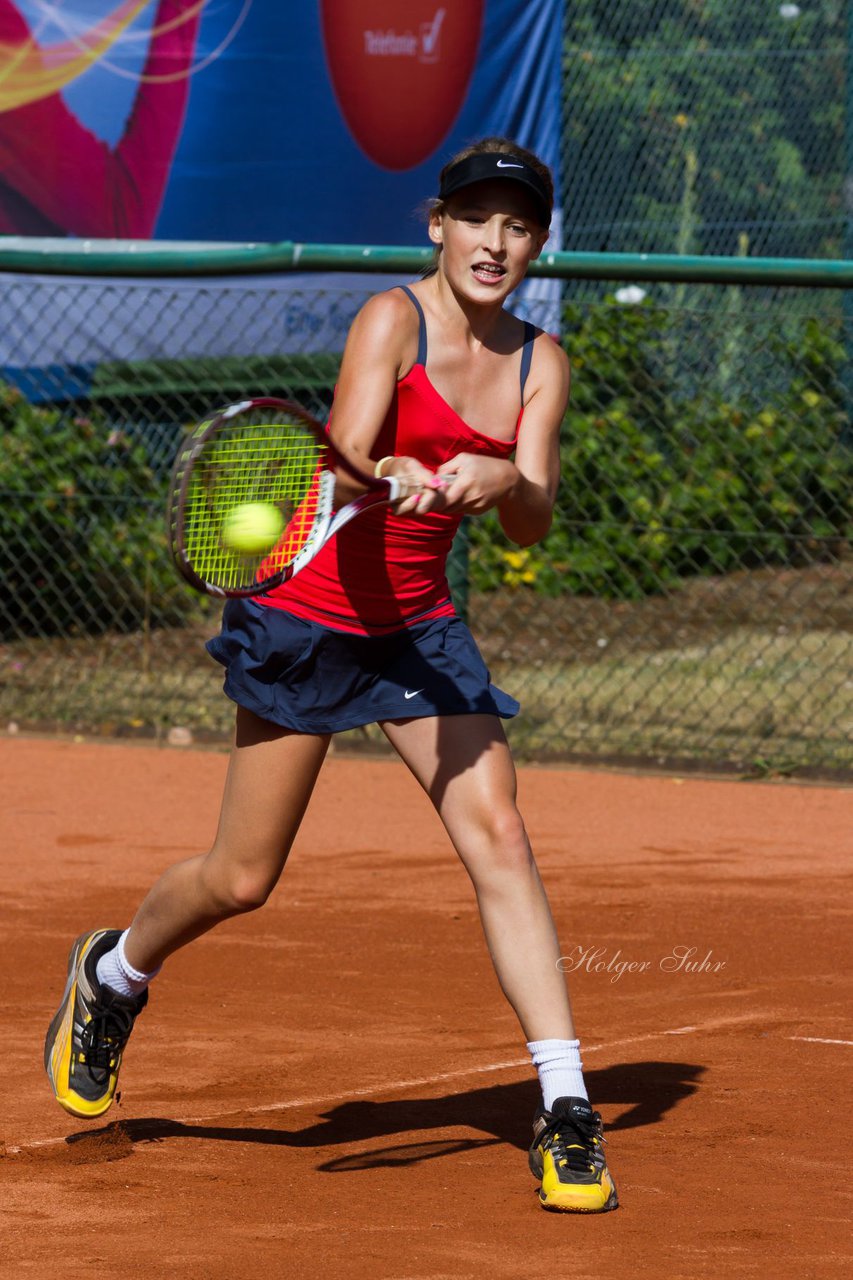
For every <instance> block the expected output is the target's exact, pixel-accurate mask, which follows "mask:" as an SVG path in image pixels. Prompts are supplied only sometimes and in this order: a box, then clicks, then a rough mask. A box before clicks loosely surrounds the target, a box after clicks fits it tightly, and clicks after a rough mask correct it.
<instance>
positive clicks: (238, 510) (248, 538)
mask: <svg viewBox="0 0 853 1280" xmlns="http://www.w3.org/2000/svg"><path fill="white" fill-rule="evenodd" d="M283 529H284V516H283V515H282V514H281V512H280V511H279V509H278V507H276V506H275V505H274V504H273V503H272V502H241V503H240V505H239V506H237V507H234V508H232V510H231V511H229V512H228V515H227V516H226V517H225V519H224V520H223V522H222V541H223V542H224V543H225V545H226V546H227V547H230V549H231V550H232V551H237V552H239V554H240V555H244V556H251V555H258V554H259V553H260V552H262V551H269V550H270V548H271V547H274V546H275V544H276V542H278V540H279V538H280V537H281V534H282V530H283Z"/></svg>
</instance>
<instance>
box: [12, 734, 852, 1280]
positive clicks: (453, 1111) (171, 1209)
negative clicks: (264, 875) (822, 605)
mask: <svg viewBox="0 0 853 1280" xmlns="http://www.w3.org/2000/svg"><path fill="white" fill-rule="evenodd" d="M225 767H226V758H225V756H224V755H222V754H216V753H204V752H196V751H188V752H182V751H178V750H169V749H160V750H158V749H156V748H149V747H134V746H121V745H112V744H101V743H73V742H59V741H38V740H32V739H30V740H26V739H6V740H3V741H2V742H0V769H2V776H3V782H4V790H5V804H4V809H5V816H4V822H3V845H4V857H3V859H2V867H0V893H2V897H0V903H2V924H3V928H2V938H1V939H0V946H2V975H3V1002H2V1003H3V1046H4V1067H5V1071H4V1079H5V1087H4V1097H5V1103H4V1107H3V1112H4V1114H3V1122H2V1131H0V1136H2V1138H3V1139H4V1140H5V1158H3V1159H2V1160H0V1184H2V1187H0V1190H2V1197H0V1203H2V1217H0V1221H2V1225H3V1236H2V1238H3V1241H4V1245H3V1251H2V1262H0V1268H2V1270H3V1273H4V1274H9V1275H16V1276H19V1275H26V1276H45V1277H46V1276H55V1275H61V1276H71V1275H78V1276H98V1277H101V1278H104V1277H113V1276H115V1277H119V1276H121V1277H128V1276H158V1277H159V1276H172V1275H179V1276H181V1277H187V1278H188V1280H192V1278H195V1277H217V1278H218V1277H228V1278H229V1280H232V1278H233V1280H243V1277H249V1276H256V1275H262V1276H265V1277H279V1276H284V1277H288V1276H294V1277H296V1276H299V1277H306V1278H308V1280H313V1278H314V1277H316V1278H317V1280H320V1278H321V1277H322V1280H327V1277H343V1278H348V1277H352V1278H353V1280H361V1278H362V1277H365V1278H366V1277H377V1278H383V1280H384V1278H386V1277H387V1278H393V1280H443V1278H447V1280H450V1278H451V1277H452V1280H469V1278H470V1280H473V1278H474V1277H477V1280H479V1278H480V1277H483V1276H485V1277H489V1278H490V1280H491V1278H495V1280H502V1278H503V1277H506V1278H507V1280H509V1278H512V1280H516V1278H520V1277H522V1276H528V1275H531V1274H532V1275H537V1276H544V1275H553V1276H564V1275H565V1276H570V1277H572V1278H573V1280H585V1278H586V1277H589V1280H602V1277H611V1276H612V1277H619V1278H622V1277H627V1276H630V1277H632V1278H636V1280H646V1278H649V1280H651V1278H652V1277H654V1278H655V1280H658V1278H659V1277H666V1278H667V1280H669V1278H670V1277H691V1278H692V1277H705V1276H708V1277H710V1276H714V1277H720V1276H723V1277H733V1276H735V1277H740V1276H761V1277H766V1276H769V1275H772V1276H774V1277H776V1276H783V1277H787V1276H792V1277H793V1276H796V1277H800V1278H801V1277H815V1276H817V1277H823V1276H827V1277H839V1278H840V1277H841V1276H843V1275H845V1274H846V1275H849V1274H851V1267H853V1258H851V1251H850V1247H849V1241H848V1236H847V1225H846V1224H847V1222H848V1221H849V1198H848V1192H847V1179H846V1177H845V1176H844V1173H843V1169H844V1165H845V1160H846V1157H847V1155H848V1153H849V1150H850V1146H849V1143H850V1115H851V1107H850V1098H849V1090H847V1088H846V1083H847V1082H848V1081H849V1078H850V1074H849V1065H850V1060H851V1052H853V1026H851V1022H850V1019H849V1009H850V1001H849V985H848V975H849V970H850V958H851V950H853V946H852V945H851V930H850V919H849V916H850V912H849V905H850V901H849V895H848V893H847V892H846V890H847V888H848V886H849V884H850V875H851V869H850V863H849V860H848V858H847V857H846V854H847V852H848V851H849V849H850V844H851V829H852V828H853V822H851V813H853V793H851V792H850V791H846V790H842V789H838V788H830V787H814V786H808V787H804V786H791V785H784V784H747V783H740V782H732V781H710V780H699V779H687V780H677V779H672V778H660V777H653V778H645V777H635V776H629V775H618V774H607V773H585V772H581V771H575V770H556V769H535V768H531V769H524V770H522V771H521V777H520V790H521V801H522V806H523V809H524V811H525V814H526V816H527V819H528V825H529V828H530V830H531V834H532V837H533V841H534V846H535V848H536V851H537V857H538V861H539V864H540V867H541V869H542V872H543V876H544V878H545V881H546V884H547V886H548V889H549V893H550V896H551V899H552V905H553V908H554V912H555V915H556V918H557V923H558V927H559V930H560V936H561V940H562V949H563V952H564V954H566V955H567V956H569V957H572V958H573V960H575V961H577V959H578V958H579V957H580V956H581V955H584V954H585V960H584V961H583V963H582V964H581V965H580V967H579V969H578V971H577V972H575V973H574V974H573V975H572V976H571V978H570V983H571V989H572V994H573V1001H574V1006H575V1015H576V1019H577V1022H578V1026H579V1034H580V1036H581V1040H582V1046H583V1051H584V1060H585V1069H586V1074H587V1081H588V1085H589V1089H590V1095H591V1097H592V1099H593V1102H594V1104H595V1105H596V1106H597V1107H598V1108H599V1109H600V1110H601V1112H602V1114H603V1116H604V1120H605V1124H606V1133H607V1135H608V1138H609V1147H608V1152H609V1159H610V1164H611V1168H612V1170H613V1173H614V1176H615V1178H616V1181H617V1185H618V1187H619V1192H620V1196H621V1199H622V1207H621V1208H620V1209H619V1210H618V1211H617V1212H615V1213H611V1214H608V1215H604V1216H601V1217H589V1218H582V1217H576V1216H570V1215H565V1216H563V1215H550V1214H546V1213H544V1212H542V1211H541V1210H540V1209H539V1208H538V1205H537V1201H536V1195H535V1185H536V1184H535V1182H534V1180H533V1178H532V1177H531V1176H530V1174H529V1173H528V1171H527V1167H526V1151H525V1148H526V1144H527V1142H528V1140H529V1132H530V1120H531V1116H532V1112H533V1109H534V1106H535V1103H536V1097H537V1090H536V1085H535V1077H534V1075H533V1072H532V1069H531V1068H530V1067H529V1065H525V1063H526V1052H525V1049H524V1045H523V1043H522V1037H521V1035H520V1032H519V1030H518V1028H517V1025H516V1023H515V1019H514V1017H513V1015H512V1013H511V1011H510V1010H509V1008H508V1007H507V1006H506V1005H505V1003H504V1001H503V998H502V996H501V995H500V992H499V990H498V987H497V983H496V980H495V978H494V976H493V973H492V970H491V966H490V963H489V960H488V957H487V954H486V950H485V946H484V944H483V941H482V938H481V934H480V929H479V923H478V919H477V913H476V909H475V905H474V901H473V897H472V893H471V890H470V888H469V884H468V881H467V878H466V877H465V874H464V872H463V871H462V869H461V867H460V866H459V865H458V863H457V861H456V859H455V855H454V854H453V852H452V851H451V849H450V848H449V846H448V844H447V842H446V839H445V837H444V834H443V832H442V830H441V828H440V826H439V824H438V821H437V819H436V818H435V817H434V816H433V814H432V810H431V808H430V807H429V804H428V802H427V801H426V799H425V798H424V797H423V796H422V795H421V793H420V791H419V790H418V788H417V787H416V785H415V783H414V782H412V781H411V779H410V778H409V776H408V774H407V773H406V772H405V770H404V769H403V767H402V766H401V765H399V764H397V763H396V762H392V761H386V760H375V759H374V760H358V759H344V758H336V757H334V756H333V757H331V758H330V760H329V761H328V764H327V766H326V769H325V771H324V773H323V776H322V778H321V781H320V784H319V788H318V791H317V794H316V795H315V798H314V802H313V804H312V807H311V808H310V810H309V813H308V817H307V819H306V821H305V824H304V827H303V830H302V833H301V836H300V840H299V843H298V845H297V848H296V849H295V851H294V853H293V855H292V858H291V862H290V865H289V867H288V868H287V870H286V871H285V874H284V877H283V880H282V882H281V884H280V885H279V888H278V890H277V892H276V894H275V895H274V897H273V899H272V901H271V902H270V903H269V904H268V905H267V907H265V908H264V909H263V910H262V911H261V912H259V913H256V914H254V915H252V916H247V917H243V918H242V919H240V920H236V921H233V922H229V923H227V924H225V925H223V926H221V927H220V928H219V929H218V930H216V931H214V932H213V933H212V934H209V935H208V936H207V937H206V938H204V939H202V940H201V941H199V942H197V943H195V944H194V945H192V946H191V947H189V948H188V949H187V950H185V951H184V952H182V953H180V954H179V955H178V956H175V957H173V959H172V960H171V961H170V962H169V964H168V966H167V968H166V969H165V970H164V972H163V974H162V975H161V977H160V978H158V979H157V981H156V984H155V986H154V987H153V988H152V998H151V1002H150V1004H149V1007H148V1009H147V1010H146V1012H145V1013H144V1014H143V1016H142V1018H141V1019H140V1022H139V1024H138V1026H137V1029H136V1032H135V1033H134V1038H133V1040H132V1042H131V1044H130V1047H129V1049H128V1052H127V1055H126V1060H125V1066H124V1070H123V1076H122V1088H123V1093H124V1097H123V1099H122V1102H121V1105H120V1106H118V1107H116V1108H114V1110H113V1111H112V1112H111V1113H110V1114H109V1116H108V1117H107V1119H108V1121H109V1123H105V1122H95V1123H94V1124H91V1125H88V1124H87V1123H86V1122H83V1121H79V1122H77V1121H74V1120H73V1119H72V1118H71V1117H69V1116H66V1115H65V1113H64V1112H63V1111H61V1110H60V1108H59V1107H58V1106H57V1105H56V1103H55V1102H54V1101H53V1099H52V1096H51V1094H50V1092H49V1088H48V1085H47V1081H46V1079H45V1077H44V1074H43V1071H42V1066H41V1055H42V1042H43V1036H44V1031H45V1028H46V1026H47V1023H48V1021H49V1020H50V1018H51V1016H52V1014H53V1012H54V1009H55V1006H56V1004H57V1001H58V998H59V995H60V993H61V989H62V986H63V982H64V973H65V963H66V957H67V951H68V948H69V945H70V943H71V941H72V940H73V938H74V937H75V936H76V934H77V933H78V932H81V931H82V930H83V929H85V928H89V927H94V926H97V925H102V924H115V925H123V924H124V923H126V922H127V921H128V920H129V918H130V916H131V914H132V912H133V909H134V907H135V905H136V903H137V901H138V899H139V898H140V896H141V895H142V894H143V893H144V891H145V890H146V889H147V887H148V885H149V884H150V882H151V881H152V879H153V878H154V877H155V876H156V875H157V874H158V872H159V871H160V870H161V869H163V868H165V867H166V866H167V865H169V864H170V863H171V862H173V861H175V860H177V859H179V858H181V857H185V856H188V855H189V854H191V853H194V852H198V851H200V850H202V849H204V848H205V847H206V845H207V844H208V842H209V841H210V839H211V838H212V835H213V831H214V826H215V823H216V818H217V810H218V801H219V792H220V788H221V784H222V780H223V777H224V773H225ZM691 947H692V948H695V952H694V953H693V955H692V960H693V963H694V964H695V965H697V966H698V968H697V969H695V970H694V971H692V972H688V971H686V969H685V968H684V967H681V968H676V967H675V966H676V965H677V960H673V961H672V962H671V964H670V969H671V971H667V964H666V961H667V957H670V956H673V955H676V954H677V951H676V949H678V948H691ZM596 952H597V953H598V955H597V956H595V954H594V953H596ZM620 962H628V963H633V964H634V965H635V966H644V967H643V968H639V967H635V969H634V971H633V972H630V971H626V972H623V973H622V975H621V977H617V976H616V974H617V968H616V966H618V965H619V964H620ZM596 964H598V965H599V966H601V965H604V966H606V965H608V964H609V965H610V970H609V972H608V971H607V969H606V967H604V968H599V969H598V970H597V969H596V967H595V966H596Z"/></svg>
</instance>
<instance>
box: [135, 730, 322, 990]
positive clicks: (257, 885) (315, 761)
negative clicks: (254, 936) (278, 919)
mask: <svg viewBox="0 0 853 1280" xmlns="http://www.w3.org/2000/svg"><path fill="white" fill-rule="evenodd" d="M328 746H329V737H328V736H317V737H315V736H313V735H309V734H300V733H292V732H290V731H289V730H286V729H281V728H279V727H278V726H277V725H273V724H270V723H268V722H267V721H265V720H260V719H259V718H258V717H257V716H255V715H253V714H252V713H251V712H250V711H245V710H244V709H243V708H242V707H239V708H238V710H237V732H236V741H235V745H234V749H233V751H232V754H231V762H230V764H229V767H228V777H227V780H226V783H225V793H224V796H223V800H222V812H221V815H220V819H219V830H218V831H217V834H216V840H215V842H214V845H213V848H212V849H211V850H210V852H209V853H208V854H206V855H203V856H200V857H196V858H189V859H188V860H187V861H186V862H179V863H177V864H176V865H175V866H173V867H170V868H169V870H168V871H166V872H164V874H163V875H162V876H161V877H160V879H159V880H158V881H157V883H156V884H155V885H154V887H153V888H152V889H151V891H150V892H149V893H148V895H147V897H146V898H145V899H144V901H143V903H142V905H141V906H140V908H139V910H138V911H137V913H136V915H135V917H134V919H133V923H132V925H131V929H130V933H129V934H128V937H127V942H126V945H125V953H126V955H127V959H128V961H129V962H130V964H132V965H133V966H134V968H136V969H140V970H141V971H142V972H143V973H150V972H152V971H153V970H154V969H156V968H157V967H158V965H160V964H162V963H163V961H164V960H165V959H166V957H167V956H169V955H171V954H172V952H173V951H177V950H178V948H179V947H182V946H184V945H185V944H186V943H187V942H191V941H192V940H193V938H197V937H199V936H200V935H201V934H203V933H206V932H207V930H208V929H211V928H212V927H213V926H214V925H215V924H218V923H219V921H220V920H224V919H226V918H228V917H229V916H234V915H238V914H240V913H241V912H244V911H251V910H253V909H254V908H256V907H260V906H262V905H263V903H264V902H265V901H266V899H267V897H268V895H269V893H270V891H271V890H272V889H273V888H274V886H275V884H276V883H277V881H278V878H279V876H280V875H281V872H282V870H283V868H284V864H285V861H286V860H287V855H288V853H289V852H290V848H291V845H292V844H293V841H294V838H295V836H296V833H297V831H298V830H299V824H300V822H301V821H302V817H303V815H304V813H305V809H306V807H307V805H308V801H309V799H310V797H311V792H312V791H313V789H314V783H315V782H316V780H317V775H318V773H319V771H320V766H321V765H322V763H323V760H324V758H325V755H326V751H327V749H328Z"/></svg>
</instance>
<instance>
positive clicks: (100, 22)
mask: <svg viewBox="0 0 853 1280" xmlns="http://www.w3.org/2000/svg"><path fill="white" fill-rule="evenodd" d="M561 15H562V0H455V3H450V2H448V3H446V4H440V3H438V0H317V2H316V3H309V2H308V0H300V2H299V3H296V2H290V3H287V2H286V0H274V2H273V0H159V2H157V3H154V2H153V0H123V2H121V3H120V2H119V0H66V2H65V3H64V4H56V3H54V2H51V3H48V0H0V55H2V66H3V72H2V75H0V232H6V233H16V234H23V235H57V234H58V235H70V236H84V237H88V236H92V237H95V236H110V237H112V236H117V237H130V238H143V239H145V238H152V237H156V238H159V239H181V240H218V241H222V240H236V241H247V240H249V241H251V240H258V241H270V240H298V241H306V242H314V243H317V242H335V243H374V244H376V243H380V244H409V243H419V242H422V240H423V236H424V222H425V219H424V215H423V204H424V202H425V201H426V200H428V199H429V197H431V196H433V195H434V194H435V191H436V180H437V173H438V170H439V168H440V167H441V166H442V164H444V163H445V161H446V160H447V159H448V158H449V157H450V156H451V155H452V154H453V153H454V151H456V150H458V149H459V148H460V147H461V146H463V145H465V144H466V143H468V142H470V141H472V140H473V139H475V138H478V137H482V136H484V135H487V134H492V133H499V134H504V135H507V136H509V137H513V138H515V139H516V140H517V141H518V142H520V143H522V144H523V145H525V146H529V147H532V148H533V149H534V150H536V151H537V152H538V153H539V154H540V155H541V156H542V158H543V159H544V160H546V161H547V162H548V163H549V164H551V166H552V167H553V168H554V169H555V170H556V167H557V158H558V147H559V134H560V121H559V112H560V105H559V104H560V41H561V29H562V21H561ZM557 176H558V175H557ZM551 247H552V248H556V247H559V227H555V234H554V235H553V236H552V240H551Z"/></svg>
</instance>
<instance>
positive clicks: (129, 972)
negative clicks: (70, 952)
mask: <svg viewBox="0 0 853 1280" xmlns="http://www.w3.org/2000/svg"><path fill="white" fill-rule="evenodd" d="M129 933H130V930H129V929H125V931H124V933H123V934H122V935H121V937H120V938H119V940H118V942H117V943H116V945H115V946H114V947H113V949H112V951H107V952H105V953H104V955H102V956H101V958H100V960H99V961H98V964H97V968H96V969H95V973H96V976H97V979H98V982H100V983H103V984H105V985H106V986H108V987H110V988H111V989H112V990H113V991H117V992H118V994H119V995H120V996H128V997H130V996H138V995H141V993H142V992H143V991H144V990H145V988H146V987H147V986H148V983H149V982H150V981H151V979H152V978H156V976H157V974H158V973H159V972H160V970H159V969H155V970H154V972H153V973H140V971H139V970H138V969H134V967H133V965H132V964H130V963H129V961H128V959H127V956H126V955H125V954H124V941H125V938H126V937H127V935H128V934H129Z"/></svg>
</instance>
